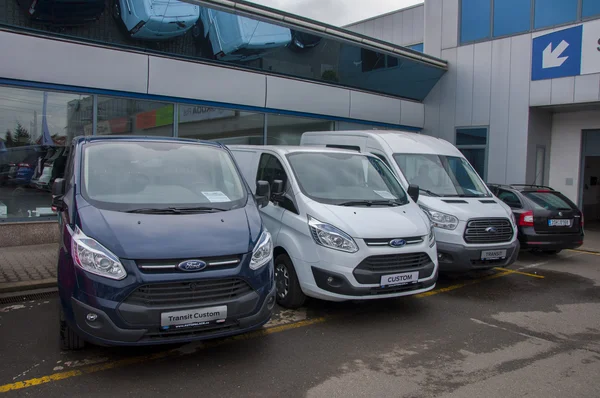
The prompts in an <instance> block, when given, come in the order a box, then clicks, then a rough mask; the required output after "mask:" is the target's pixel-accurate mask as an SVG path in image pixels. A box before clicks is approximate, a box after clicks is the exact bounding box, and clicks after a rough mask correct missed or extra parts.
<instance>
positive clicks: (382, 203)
mask: <svg viewBox="0 0 600 398" xmlns="http://www.w3.org/2000/svg"><path fill="white" fill-rule="evenodd" d="M402 204H403V203H401V202H398V201H396V200H351V201H348V202H342V203H337V205H338V206H367V207H371V206H401V205H402Z"/></svg>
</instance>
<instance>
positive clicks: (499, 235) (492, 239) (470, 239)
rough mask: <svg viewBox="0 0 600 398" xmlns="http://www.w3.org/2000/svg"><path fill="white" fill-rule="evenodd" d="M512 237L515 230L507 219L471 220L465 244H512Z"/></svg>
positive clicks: (466, 231)
mask: <svg viewBox="0 0 600 398" xmlns="http://www.w3.org/2000/svg"><path fill="white" fill-rule="evenodd" d="M493 231H495V232H493ZM512 237H513V228H512V225H511V223H510V221H509V220H508V219H506V218H490V219H478V220H470V221H469V222H468V223H467V228H466V229H465V234H464V239H465V242H467V243H481V244H487V243H503V242H510V240H511V239H512Z"/></svg>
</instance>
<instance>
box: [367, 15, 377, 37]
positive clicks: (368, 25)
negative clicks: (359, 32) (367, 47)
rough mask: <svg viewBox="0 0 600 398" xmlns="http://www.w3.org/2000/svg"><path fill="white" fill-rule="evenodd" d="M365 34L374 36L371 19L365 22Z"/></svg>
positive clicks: (373, 25) (373, 22)
mask: <svg viewBox="0 0 600 398" xmlns="http://www.w3.org/2000/svg"><path fill="white" fill-rule="evenodd" d="M365 35H367V36H370V37H374V36H375V21H374V20H373V19H371V20H369V21H366V22H365Z"/></svg>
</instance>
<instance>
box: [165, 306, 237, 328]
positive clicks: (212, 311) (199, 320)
mask: <svg viewBox="0 0 600 398" xmlns="http://www.w3.org/2000/svg"><path fill="white" fill-rule="evenodd" d="M226 318H227V306H226V305H221V306H218V307H208V308H196V309H192V310H183V311H174V312H163V313H162V314H160V326H161V327H162V328H163V329H172V328H173V329H180V328H187V327H194V326H202V325H206V324H209V323H211V322H215V321H223V320H225V319H226Z"/></svg>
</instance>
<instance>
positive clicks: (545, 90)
mask: <svg viewBox="0 0 600 398" xmlns="http://www.w3.org/2000/svg"><path fill="white" fill-rule="evenodd" d="M551 96H552V81H551V80H535V81H532V82H531V83H530V84H529V105H531V106H542V105H550V99H551Z"/></svg>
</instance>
